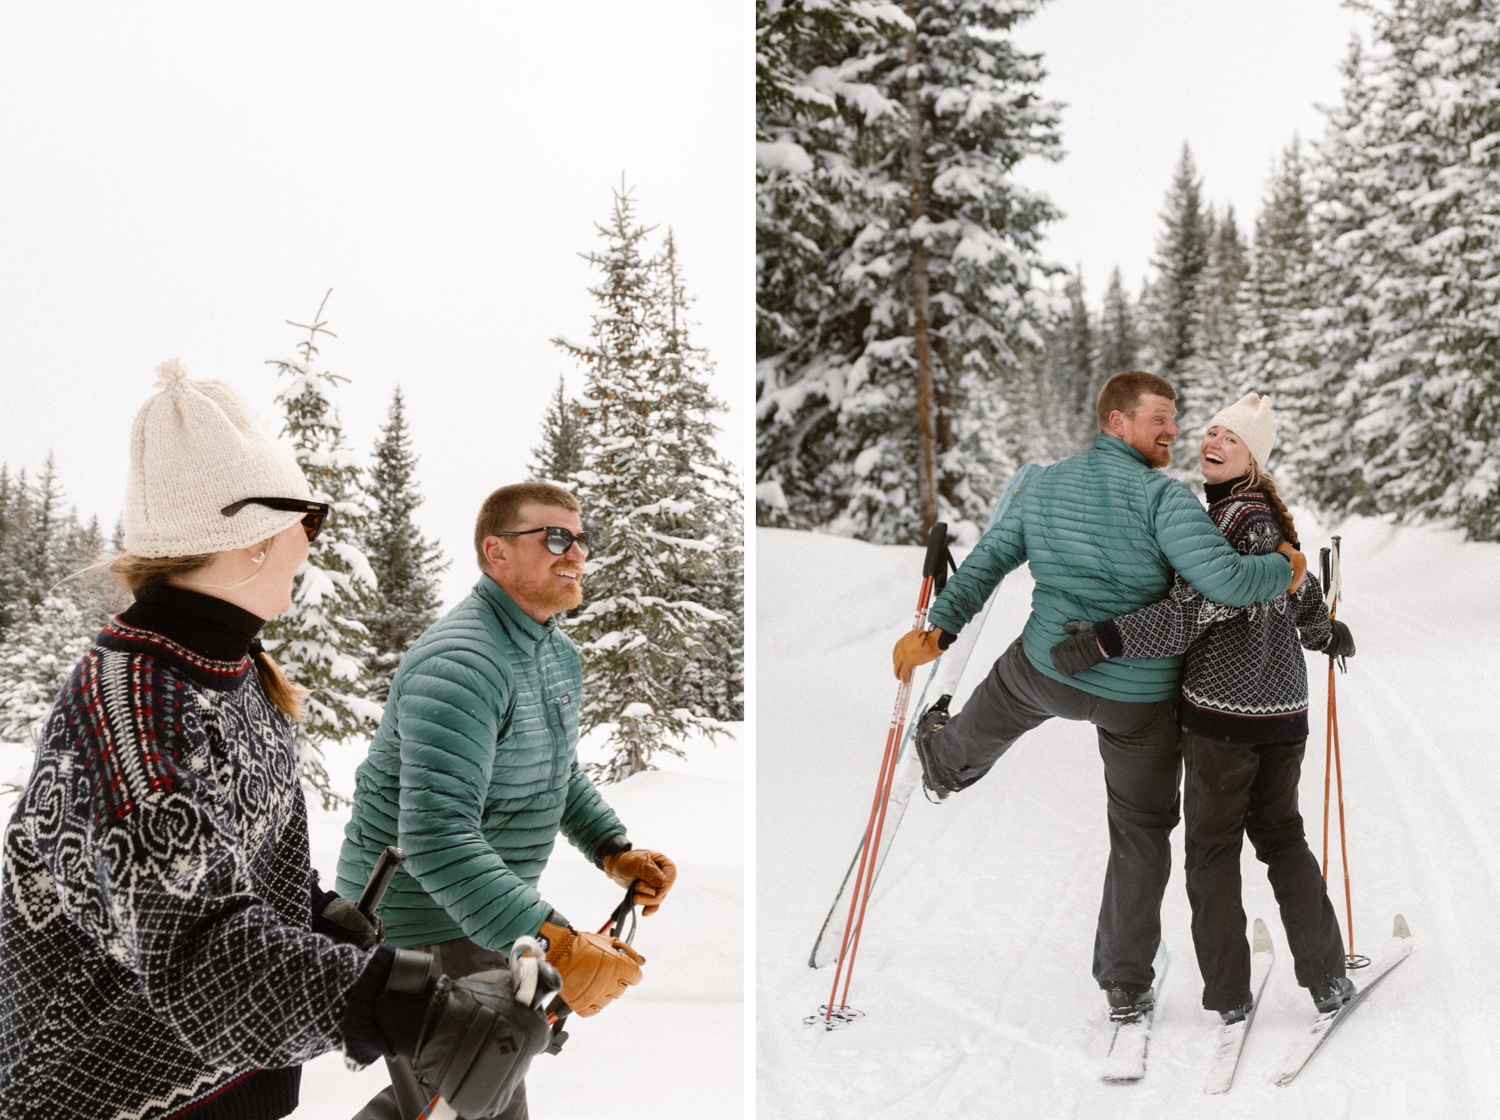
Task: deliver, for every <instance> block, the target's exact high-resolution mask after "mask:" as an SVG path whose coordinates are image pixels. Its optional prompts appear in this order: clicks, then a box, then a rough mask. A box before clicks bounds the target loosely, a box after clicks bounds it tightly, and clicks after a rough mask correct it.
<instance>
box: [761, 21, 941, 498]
mask: <svg viewBox="0 0 1500 1120" xmlns="http://www.w3.org/2000/svg"><path fill="white" fill-rule="evenodd" d="M911 26H912V24H911V21H910V20H909V19H908V18H907V17H906V15H905V14H903V13H902V12H901V10H900V9H899V7H897V6H896V5H894V4H883V3H861V2H859V0H785V2H782V0H757V2H756V145H755V148H756V191H755V199H756V230H755V247H756V256H755V274H756V327H755V351H756V396H757V399H758V402H759V403H758V406H757V414H758V418H759V422H758V430H759V436H758V444H759V450H758V453H757V455H756V469H757V471H758V472H759V476H758V477H759V479H760V481H761V482H765V483H772V484H774V490H771V489H770V488H768V490H767V492H768V493H774V494H776V495H779V496H780V501H779V502H778V503H776V504H774V505H773V506H768V507H767V508H768V509H773V508H774V509H775V510H776V511H777V512H776V516H777V517H778V518H779V519H783V520H789V521H796V522H798V523H802V524H824V523H827V522H829V521H831V520H832V519H833V518H834V517H835V516H837V514H838V512H839V511H840V510H841V509H842V508H844V506H845V505H846V504H847V502H848V492H849V489H850V477H851V473H852V472H851V468H850V464H849V463H848V462H845V461H843V459H842V458H841V456H843V455H844V449H843V448H842V447H841V446H840V445H839V442H838V439H837V435H838V429H839V425H840V422H841V415H840V404H841V402H842V400H843V397H844V389H845V385H846V383H849V382H851V381H853V382H854V383H855V384H857V378H858V377H859V376H860V375H859V373H858V372H857V370H856V368H855V367H856V366H857V365H858V362H859V358H860V355H861V353H862V351H863V349H864V347H865V343H866V335H867V333H868V328H869V322H870V314H869V308H868V301H867V299H865V298H864V296H863V295H862V294H861V293H858V292H854V291H852V290H851V289H850V288H849V286H848V285H846V284H845V283H844V281H843V272H844V269H845V268H847V267H848V265H849V263H850V259H851V255H852V252H853V248H854V244H855V241H856V239H857V238H859V237H860V236H861V234H862V231H864V230H865V228H866V227H867V226H869V225H870V224H871V223H872V222H874V221H877V220H880V215H881V214H882V213H883V212H884V211H885V210H886V209H888V208H889V205H890V200H889V199H888V198H887V197H886V194H887V193H888V184H887V183H886V182H885V180H884V178H883V177H882V176H881V175H880V174H878V173H874V172H873V170H872V168H871V167H870V161H871V155H870V153H872V152H879V151H884V150H887V149H889V148H891V147H892V146H894V145H897V144H899V143H900V142H901V135H902V133H901V131H900V130H901V128H902V125H903V118H904V113H903V110H902V108H901V101H900V100H899V98H898V99H897V100H892V99H891V98H890V97H888V96H887V95H886V94H885V93H883V92H882V91H881V90H880V89H879V88H878V87H877V86H876V85H875V84H874V83H873V82H872V81H871V79H870V75H869V73H868V70H869V65H868V62H867V60H866V58H865V51H866V49H867V48H875V47H879V48H881V49H884V48H885V47H887V46H889V45H890V44H891V43H893V42H896V41H897V40H898V38H899V36H900V35H901V34H903V33H904V31H905V30H906V29H907V28H909V27H911ZM883 192H884V193H883Z"/></svg>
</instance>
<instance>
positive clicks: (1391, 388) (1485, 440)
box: [1354, 0, 1500, 539]
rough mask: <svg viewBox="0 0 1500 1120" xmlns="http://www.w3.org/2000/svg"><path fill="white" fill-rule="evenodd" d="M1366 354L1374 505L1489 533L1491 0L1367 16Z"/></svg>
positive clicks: (1367, 456)
mask: <svg viewBox="0 0 1500 1120" xmlns="http://www.w3.org/2000/svg"><path fill="white" fill-rule="evenodd" d="M1372 15H1373V25H1374V39H1375V50H1374V51H1373V52H1372V56H1371V64H1372V66H1371V69H1372V81H1371V88H1372V91H1373V95H1374V96H1373V97H1372V99H1371V102H1370V104H1369V106H1368V108H1367V109H1366V111H1365V112H1364V114H1363V115H1362V118H1361V122H1360V123H1361V126H1362V129H1361V131H1362V135H1363V138H1364V140H1365V143H1366V144H1367V145H1373V146H1375V148H1376V150H1377V151H1378V152H1380V154H1381V155H1382V156H1383V158H1382V159H1381V160H1380V162H1379V163H1378V164H1377V165H1375V167H1374V168H1372V169H1371V174H1369V175H1368V176H1366V181H1365V182H1362V183H1360V184H1359V185H1361V186H1364V187H1365V188H1366V191H1367V194H1366V199H1367V201H1370V202H1373V203H1374V206H1373V208H1372V209H1373V212H1372V215H1371V220H1370V221H1369V223H1368V224H1367V226H1366V231H1367V234H1368V238H1367V245H1368V253H1367V255H1365V256H1362V257H1361V258H1359V259H1358V260H1357V261H1356V262H1355V265H1356V271H1357V273H1358V275H1359V278H1360V280H1361V281H1362V283H1363V284H1364V285H1365V286H1366V287H1367V288H1368V289H1369V290H1370V292H1371V306H1370V319H1369V340H1370V352H1369V354H1368V356H1367V357H1366V358H1365V359H1364V360H1363V361H1362V362H1361V363H1360V364H1359V365H1358V366H1357V367H1356V369H1355V376H1354V381H1355V390H1354V391H1355V395H1356V396H1357V397H1358V398H1359V400H1360V402H1361V413H1362V415H1361V418H1360V421H1359V423H1358V425H1357V427H1356V430H1355V440H1356V452H1357V453H1358V456H1359V459H1360V460H1361V462H1362V463H1363V468H1364V472H1365V477H1366V481H1367V483H1368V485H1369V486H1370V488H1371V489H1372V491H1374V493H1375V495H1376V504H1377V506H1378V508H1380V509H1381V510H1383V511H1387V512H1391V513H1395V514H1397V515H1398V516H1401V517H1434V516H1436V517H1442V518H1444V519H1445V520H1450V521H1453V522H1456V523H1457V524H1459V525H1461V526H1463V527H1464V528H1465V529H1466V530H1468V531H1469V533H1470V534H1471V535H1472V536H1477V537H1481V538H1485V539H1489V538H1493V537H1495V536H1497V535H1500V438H1497V433H1496V429H1495V421H1496V420H1497V419H1500V406H1497V404H1496V395H1497V392H1500V338H1497V335H1496V333H1495V331H1496V327H1497V326H1500V315H1497V308H1500V262H1497V259H1496V256H1495V254H1496V251H1497V250H1500V235H1497V221H1496V214H1497V213H1500V175H1497V170H1500V150H1497V145H1500V139H1497V136H1500V91H1497V84H1496V75H1497V74H1500V37H1497V29H1496V19H1497V15H1500V5H1497V4H1496V3H1494V2H1493V0H1426V2H1423V3H1409V4H1407V3H1398V4H1394V5H1392V6H1390V8H1389V9H1387V10H1383V11H1382V10H1376V11H1374V12H1373V13H1372Z"/></svg>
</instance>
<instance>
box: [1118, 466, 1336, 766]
mask: <svg viewBox="0 0 1500 1120" xmlns="http://www.w3.org/2000/svg"><path fill="white" fill-rule="evenodd" d="M1228 485H1229V484H1224V485H1222V486H1218V487H1210V489H1209V500H1210V501H1211V502H1212V504H1211V505H1210V506H1209V508H1208V514H1209V516H1210V517H1212V518H1213V520H1214V523H1215V524H1216V525H1218V526H1219V528H1220V530H1222V532H1223V533H1224V536H1225V537H1226V538H1227V539H1228V541H1229V543H1230V544H1231V545H1233V546H1234V548H1235V550H1236V551H1238V552H1240V553H1243V554H1262V553H1267V552H1274V551H1275V550H1276V546H1277V545H1279V544H1280V543H1281V530H1280V529H1279V528H1278V527H1277V524H1276V520H1275V517H1274V516H1273V514H1272V511H1271V504H1270V502H1269V501H1267V500H1266V496H1265V495H1264V494H1262V493H1260V492H1259V491H1253V490H1247V491H1242V492H1241V493H1238V494H1230V495H1228V496H1225V497H1220V496H1219V492H1220V491H1227V489H1228ZM1215 498H1217V499H1218V500H1214V499H1215ZM1332 633H1333V631H1332V627H1331V626H1330V624H1329V621H1328V607H1327V606H1326V605H1325V604H1324V602H1323V590H1322V588H1321V587H1320V586H1319V584H1318V580H1317V578H1316V577H1315V576H1313V575H1312V574H1311V573H1309V574H1308V576H1307V579H1306V580H1305V581H1304V583H1303V584H1302V587H1301V588H1300V589H1299V590H1298V591H1297V594H1295V595H1279V596H1277V597H1276V598H1275V599H1272V600H1270V601H1269V602H1265V603H1254V604H1252V605H1250V606H1248V607H1226V606H1224V605H1223V604H1221V603H1215V602H1213V601H1212V600H1211V599H1205V598H1204V597H1203V596H1202V595H1200V594H1199V593H1198V592H1196V591H1194V590H1193V589H1192V587H1190V586H1189V585H1188V584H1187V583H1185V582H1184V581H1183V579H1182V577H1181V576H1178V577H1177V578H1176V579H1175V580H1174V581H1173V584H1172V590H1171V592H1170V593H1169V594H1168V596H1167V597H1166V598H1165V599H1162V600H1160V601H1158V602H1155V603H1152V604H1151V605H1150V606H1148V607H1142V608H1141V609H1140V610H1138V611H1133V612H1131V613H1130V614H1127V615H1121V616H1120V617H1119V618H1115V619H1111V620H1109V621H1107V622H1101V623H1099V624H1097V625H1096V626H1095V627H1094V634H1095V636H1096V637H1097V638H1098V639H1099V644H1100V646H1102V647H1103V649H1104V652H1105V653H1107V654H1109V656H1111V657H1125V658H1130V657H1167V656H1171V655H1173V654H1186V657H1185V658H1184V663H1183V673H1182V717H1181V718H1182V726H1183V727H1185V728H1189V729H1191V730H1193V731H1196V732H1198V733H1199V734H1200V735H1204V736H1207V737H1209V738H1214V739H1223V740H1229V741H1232V742H1236V743H1277V742H1282V741H1285V740H1289V739H1302V738H1306V737H1307V661H1306V659H1305V657H1304V656H1303V653H1302V649H1303V647H1306V648H1307V649H1311V650H1321V649H1323V648H1324V647H1325V646H1326V645H1327V644H1328V641H1329V638H1330V637H1331V636H1332Z"/></svg>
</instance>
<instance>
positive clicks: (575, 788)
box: [337, 576, 625, 952]
mask: <svg viewBox="0 0 1500 1120" xmlns="http://www.w3.org/2000/svg"><path fill="white" fill-rule="evenodd" d="M582 690H583V672H582V668H581V666H580V664H579V661H578V650H577V648H576V647H575V646H574V645H573V643H572V641H570V640H569V639H568V637H567V636H566V635H565V634H563V633H562V632H561V631H560V630H559V629H558V628H557V624H556V622H555V621H552V620H549V621H548V622H547V623H546V624H545V625H543V624H542V623H539V622H537V621H536V620H534V619H532V618H531V617H530V616H528V615H527V614H526V613H525V612H524V611H522V610H521V608H520V607H518V606H516V604H515V602H514V601H512V599H511V598H510V596H509V595H507V594H506V593H505V592H504V591H502V590H501V589H500V587H499V586H498V585H497V584H496V583H495V582H494V581H493V580H492V579H490V578H489V577H488V576H484V577H482V578H481V579H480V580H479V582H478V583H477V584H476V585H475V586H474V590H473V591H472V592H470V593H469V596H468V597H467V598H466V599H464V600H463V601H462V602H461V603H459V604H458V606H456V607H454V608H453V610H451V611H450V612H448V614H447V616H446V617H444V618H442V619H441V620H439V621H438V622H437V623H436V624H435V625H433V626H432V627H431V628H429V629H428V630H427V632H426V633H425V634H423V635H422V637H421V638H419V639H418V640H417V642H416V644H414V645H413V646H412V647H411V649H410V650H409V651H407V654H406V656H405V658H403V660H402V662H401V667H400V668H399V669H397V671H396V679H395V681H394V682H393V683H392V685H391V694H390V698H389V699H388V700H387V701H386V706H385V718H384V719H382V720H381V722H380V730H379V731H377V732H376V733H375V738H374V740H373V741H372V742H371V743H370V754H369V757H368V758H366V759H365V761H364V762H362V763H360V766H359V769H358V770H357V771H356V772H355V778H354V812H353V815H352V817H351V818H350V820H349V824H348V826H347V827H346V828H345V829H344V847H343V851H342V852H341V853H340V856H339V869H338V886H337V889H338V892H339V893H340V894H341V895H343V896H345V897H346V898H355V897H358V895H359V892H360V891H361V890H362V889H363V888H364V885H365V882H366V881H367V880H368V878H369V875H370V871H371V869H372V868H373V867H374V866H375V860H376V858H377V857H378V856H379V855H380V853H381V852H382V851H384V850H385V846H386V845H387V844H397V845H399V846H400V847H401V848H403V849H405V851H406V864H405V865H404V866H403V867H402V869H401V870H400V871H399V872H397V874H396V877H395V879H394V880H393V881H392V882H391V886H390V889H389V891H388V892H387V893H386V896H385V901H384V903H383V904H382V905H381V908H380V913H381V916H382V917H383V918H384V919H385V924H386V937H387V939H388V940H389V941H390V942H391V943H392V944H393V945H400V946H410V945H425V944H430V943H432V942H436V941H447V940H449V939H451V938H455V937H468V938H470V939H471V940H473V941H475V942H477V943H478V944H479V945H481V946H483V947H484V948H486V949H493V950H496V951H499V952H506V951H508V949H509V947H510V944H511V942H513V941H514V940H515V939H516V938H517V937H521V936H523V935H529V934H534V933H536V932H537V930H539V929H540V928H541V924H542V921H543V919H545V918H546V917H547V915H548V913H549V912H550V911H551V906H550V905H549V904H548V903H546V902H545V901H543V899H542V896H541V895H540V894H538V893H537V890H536V883H537V880H538V879H539V878H540V877H541V874H542V870H543V868H545V867H546V866H547V858H548V857H549V856H550V855H551V854H552V846H553V843H554V842H555V840H556V838H557V834H558V832H559V831H561V832H562V834H563V835H564V836H566V837H567V838H568V839H569V840H570V841H571V842H572V843H573V845H574V846H575V847H576V848H578V849H579V850H580V851H581V852H583V854H584V855H586V856H587V857H589V858H590V859H593V857H594V854H595V853H596V852H597V851H598V850H599V848H600V847H601V846H602V845H603V844H604V842H605V841H607V840H610V839H612V838H614V837H616V836H620V835H622V834H623V833H624V832H625V828H624V826H623V825H621V824H620V821H619V818H618V817H616V816H615V814H614V812H613V811H611V809H610V808H609V806H608V805H606V804H605V803H604V800H603V799H602V798H601V797H600V796H599V792H598V790H596V789H595V788H594V785H593V783H592V782H590V781H589V779H588V778H587V777H586V776H585V775H584V774H583V772H582V770H580V769H579V766H578V759H577V752H576V746H577V742H578V709H579V702H580V699H581V693H582Z"/></svg>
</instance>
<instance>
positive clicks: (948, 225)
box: [757, 0, 1057, 541]
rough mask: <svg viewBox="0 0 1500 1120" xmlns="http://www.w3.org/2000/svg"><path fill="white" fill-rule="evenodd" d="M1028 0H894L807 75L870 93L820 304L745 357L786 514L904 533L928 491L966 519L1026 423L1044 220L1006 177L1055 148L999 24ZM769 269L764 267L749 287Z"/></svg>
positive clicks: (945, 511)
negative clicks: (842, 239)
mask: <svg viewBox="0 0 1500 1120" xmlns="http://www.w3.org/2000/svg"><path fill="white" fill-rule="evenodd" d="M1035 7H1036V5H1035V4H1034V3H1011V2H1001V0H935V2H924V3H917V2H916V0H912V2H911V3H910V4H909V5H908V9H907V15H908V17H909V19H910V21H911V30H909V31H908V32H907V33H906V34H905V35H904V36H901V37H899V38H897V37H887V38H881V37H879V36H875V37H871V38H867V39H864V40H861V41H856V42H849V41H845V42H844V43H842V44H840V45H841V46H842V47H843V49H844V52H845V53H844V54H842V55H841V57H840V58H839V59H838V60H837V61H836V63H835V64H832V65H830V66H829V67H828V68H827V70H826V71H825V73H832V72H837V73H840V74H844V75H850V76H854V75H857V76H858V77H860V78H863V79H865V80H867V81H868V82H869V84H870V85H872V86H874V87H876V89H875V94H876V96H870V97H869V98H867V99H866V102H865V105H866V111H865V117H864V122H865V128H864V129H863V131H861V132H858V133H857V134H856V138H851V141H850V142H849V143H848V144H846V145H845V146H844V148H843V149H842V150H843V151H844V152H845V153H847V155H846V157H845V158H846V160H847V164H848V166H849V167H851V168H852V169H853V171H851V173H850V176H849V178H848V179H847V180H846V182H849V183H856V184H858V186H859V187H860V189H861V192H862V193H860V194H859V196H858V201H859V203H860V206H858V207H854V206H846V207H845V208H844V210H843V211H842V212H843V213H845V214H846V215H847V216H848V218H849V220H850V227H851V229H852V231H853V236H852V238H851V239H850V240H849V241H848V242H847V245H846V246H845V247H843V251H842V252H839V253H838V254H837V255H825V257H824V259H823V261H820V262H815V264H814V267H816V268H817V274H818V275H820V276H824V277H827V278H828V283H829V286H830V288H832V289H833V293H834V294H833V298H832V300H831V302H828V303H825V304H822V305H820V306H819V308H818V314H817V315H815V316H809V317H808V318H807V319H806V320H799V322H806V324H807V325H806V326H805V327H804V328H802V329H801V330H800V332H799V333H798V337H799V339H800V341H801V343H802V345H800V346H798V347H789V348H787V349H784V350H781V351H780V352H776V353H771V354H767V353H766V351H765V349H764V348H763V349H762V350H761V354H762V357H761V361H760V369H759V373H760V394H759V417H758V419H759V447H758V453H757V470H758V471H759V472H760V478H761V480H762V481H771V480H774V481H777V482H779V483H780V485H781V490H782V493H783V495H784V496H785V498H786V499H787V501H788V504H789V505H790V507H791V511H792V512H793V513H794V514H801V515H803V516H805V517H807V519H808V520H811V521H813V522H814V523H820V524H825V525H827V526H829V527H830V528H832V529H833V530H835V531H839V532H847V533H852V534H854V535H858V536H862V537H866V538H868V539H872V540H882V541H898V540H899V541H908V540H915V539H918V538H919V537H920V536H921V534H922V529H923V522H924V519H925V518H924V510H925V509H926V508H928V498H927V494H928V488H929V486H931V487H932V489H933V490H935V496H936V513H937V515H938V516H941V517H943V518H944V519H945V520H948V521H949V522H956V521H962V520H971V521H982V520H984V518H985V517H986V516H987V515H988V511H989V506H990V504H991V502H992V501H993V499H994V495H995V494H996V493H997V492H998V490H999V487H1000V484H1001V481H1002V480H1003V479H1004V477H1005V476H1007V475H1008V474H1009V472H1010V471H1011V470H1012V469H1013V468H1014V466H1015V465H1016V463H1017V461H1018V459H1019V457H1020V455H1021V453H1022V450H1023V448H1024V446H1025V445H1026V442H1027V441H1028V440H1030V439H1032V438H1033V432H1034V429H1035V427H1036V425H1037V423H1038V422H1039V418H1038V417H1037V416H1036V415H1035V414H1034V413H1033V414H1030V415H1026V414H1024V413H1022V412H1020V411H1018V410H1017V409H1015V408H1013V407H1012V406H1011V404H1010V400H1009V398H1015V399H1026V394H1027V390H1028V388H1029V378H1028V367H1027V362H1026V355H1027V353H1028V352H1034V351H1036V350H1039V349H1040V348H1041V345H1042V331H1043V330H1044V328H1045V326H1046V300H1045V298H1044V297H1043V296H1042V295H1041V294H1040V293H1038V292H1036V291H1035V290H1034V289H1033V288H1032V274H1033V272H1034V271H1035V270H1036V269H1037V267H1038V260H1037V254H1036V246H1037V241H1038V238H1039V236H1040V229H1041V227H1042V225H1043V224H1045V222H1047V221H1049V220H1051V219H1052V218H1053V217H1054V216H1055V211H1054V210H1053V208H1052V206H1051V204H1050V203H1048V202H1047V201H1046V200H1045V199H1043V198H1041V197H1039V196H1037V195H1036V194H1035V193H1034V192H1029V191H1024V190H1020V189H1018V188H1016V187H1015V185H1014V184H1013V183H1012V181H1011V179H1010V175H1011V172H1012V170H1013V168H1014V166H1015V164H1016V163H1018V162H1019V161H1020V160H1021V159H1023V158H1024V157H1026V156H1028V155H1044V156H1045V155H1049V154H1051V153H1053V152H1054V150H1055V146H1056V143H1057V132H1056V120H1057V116H1056V108H1055V107H1054V106H1052V105H1050V104H1048V103H1044V102H1041V101H1040V100H1039V99H1038V96H1037V93H1036V86H1037V84H1038V83H1039V81H1040V79H1041V76H1042V71H1041V68H1040V65H1039V60H1038V57H1037V56H1034V55H1027V54H1024V53H1022V52H1021V51H1019V50H1018V49H1016V47H1015V45H1014V44H1013V42H1012V41H1011V39H1010V38H1009V32H1010V31H1011V29H1012V28H1013V27H1014V25H1015V24H1016V23H1017V22H1019V21H1020V20H1022V19H1024V18H1025V17H1027V16H1029V15H1030V14H1032V13H1033V12H1034V10H1035ZM903 107H904V108H905V113H904V114H902V108H903ZM903 115H904V119H902V117H903ZM898 126H899V127H898ZM776 279H777V278H776V276H774V275H772V276H767V274H766V273H765V272H764V271H763V272H762V274H761V277H760V288H761V291H762V292H763V293H765V292H767V290H768V288H769V291H770V293H771V295H770V296H767V297H765V298H768V299H769V298H771V297H773V296H774V295H775V292H776V288H775V287H774V285H775V282H776ZM924 340H925V342H924ZM929 379H930V383H931V388H930V390H928V389H926V388H924V386H925V385H926V384H927V382H928V380H929ZM1008 395H1009V398H1008ZM919 410H920V411H921V412H922V418H921V419H920V420H919V416H918V413H919ZM928 446H930V447H931V448H932V452H931V465H930V467H929V466H928V455H927V454H926V453H925V448H927V447H928ZM929 472H930V474H931V476H932V477H931V482H930V483H929V481H928V476H929Z"/></svg>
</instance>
